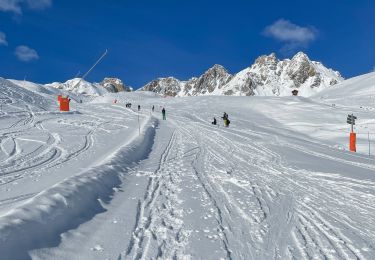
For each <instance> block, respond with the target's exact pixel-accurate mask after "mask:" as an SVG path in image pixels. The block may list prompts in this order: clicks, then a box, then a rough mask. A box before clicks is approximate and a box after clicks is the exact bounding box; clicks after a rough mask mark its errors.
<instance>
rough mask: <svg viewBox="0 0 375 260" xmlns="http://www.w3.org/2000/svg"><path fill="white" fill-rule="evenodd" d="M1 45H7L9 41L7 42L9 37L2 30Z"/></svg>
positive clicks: (0, 33) (0, 35) (0, 34)
mask: <svg viewBox="0 0 375 260" xmlns="http://www.w3.org/2000/svg"><path fill="white" fill-rule="evenodd" d="M1 45H5V46H7V45H8V42H7V39H6V35H5V33H3V32H0V46H1Z"/></svg>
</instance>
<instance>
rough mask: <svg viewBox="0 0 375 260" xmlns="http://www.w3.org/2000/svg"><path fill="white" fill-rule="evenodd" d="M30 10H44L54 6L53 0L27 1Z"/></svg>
mask: <svg viewBox="0 0 375 260" xmlns="http://www.w3.org/2000/svg"><path fill="white" fill-rule="evenodd" d="M27 4H28V5H29V7H30V9H34V10H43V9H46V8H49V7H51V6H52V0H27Z"/></svg>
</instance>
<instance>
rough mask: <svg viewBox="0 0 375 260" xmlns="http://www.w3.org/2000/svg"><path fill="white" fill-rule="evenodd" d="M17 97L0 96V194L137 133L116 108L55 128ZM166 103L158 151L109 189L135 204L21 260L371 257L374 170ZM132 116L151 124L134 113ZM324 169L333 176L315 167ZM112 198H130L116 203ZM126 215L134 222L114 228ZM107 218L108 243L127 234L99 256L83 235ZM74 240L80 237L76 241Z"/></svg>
mask: <svg viewBox="0 0 375 260" xmlns="http://www.w3.org/2000/svg"><path fill="white" fill-rule="evenodd" d="M19 95H20V94H17V93H15V92H12V90H11V89H9V90H8V92H6V93H4V97H2V98H3V99H4V100H5V101H6V102H5V103H6V104H7V105H6V109H3V111H2V112H1V114H0V120H5V119H6V122H8V124H7V125H1V127H0V165H1V169H0V189H2V191H3V190H4V191H5V192H7V191H10V190H11V189H16V186H17V182H19V181H25V180H27V178H35V180H38V179H39V178H40V179H43V176H41V175H45V176H48V173H49V171H53V170H56V169H59V168H61V167H65V166H66V165H68V164H69V163H73V162H74V161H75V160H79V159H80V158H83V156H85V155H87V156H88V157H89V156H92V155H93V153H92V152H94V151H95V149H97V147H98V146H97V145H98V144H99V143H100V142H101V140H100V138H99V137H102V136H104V137H108V136H110V135H111V133H112V132H113V131H114V129H117V130H118V129H119V128H120V129H122V130H126V129H127V128H129V127H130V128H131V127H133V128H134V129H135V128H136V127H135V126H134V124H133V125H131V123H130V122H132V123H134V122H136V119H135V118H136V117H137V112H136V111H132V110H129V109H126V108H124V107H123V106H121V105H108V104H91V105H88V106H82V107H80V108H79V113H76V114H75V113H68V114H63V115H61V116H59V117H56V116H55V115H56V114H53V113H51V112H49V111H45V110H44V109H41V108H39V107H38V106H32V105H30V104H33V103H37V101H36V100H35V99H34V98H33V97H26V96H19ZM20 100H26V101H27V102H22V101H20ZM149 102H161V101H153V100H151V101H149ZM173 102H174V101H173ZM173 102H172V103H171V106H173V105H175V106H174V108H175V110H174V111H173V112H172V113H168V114H167V116H168V120H167V121H162V122H161V123H160V125H159V126H158V128H157V130H156V136H157V137H158V138H160V140H162V141H161V143H162V144H163V145H161V144H160V143H159V144H158V143H155V144H154V145H153V149H152V150H151V152H150V154H149V155H148V154H145V155H144V156H145V157H146V156H148V157H147V158H144V159H143V160H142V161H138V162H136V163H137V164H136V165H133V164H130V162H124V163H129V165H127V166H128V170H127V171H124V170H123V169H121V171H119V172H116V174H118V175H119V176H120V177H121V178H122V182H123V183H122V184H121V187H120V189H126V187H127V186H126V183H127V182H137V180H143V182H144V184H140V185H139V187H137V189H138V192H139V193H138V194H134V198H135V202H134V203H130V202H129V205H133V207H134V208H126V207H127V206H124V207H125V208H124V209H123V210H124V211H122V212H117V211H115V210H114V209H113V208H111V201H109V202H108V203H107V204H106V203H103V205H102V206H103V208H105V209H106V210H107V211H104V212H100V213H97V215H95V216H92V220H88V221H87V222H86V223H84V224H83V225H82V226H78V227H76V228H75V229H74V230H73V231H69V232H72V234H73V235H72V234H70V235H69V236H68V235H66V234H62V237H63V239H62V242H61V244H60V245H59V246H57V247H55V248H43V249H40V250H38V247H35V250H33V251H32V252H31V254H30V255H31V257H32V258H35V259H45V258H50V257H54V256H60V257H61V258H64V248H65V249H66V248H74V247H75V250H77V251H81V255H80V256H82V257H83V258H85V259H105V258H108V259H133V260H140V259H254V260H255V259H373V258H374V257H375V218H374V213H375V182H374V181H373V180H374V179H369V178H368V177H367V176H370V174H374V173H375V163H374V160H373V159H368V158H365V157H363V156H359V155H351V154H348V153H346V152H344V151H337V150H334V149H333V148H331V147H329V146H328V145H327V146H325V145H321V144H320V143H319V142H316V141H314V140H312V139H308V138H307V137H305V136H303V135H298V134H295V133H294V132H293V131H291V130H290V129H285V130H282V129H280V128H276V127H275V128H274V129H272V128H271V127H269V126H267V125H255V124H252V123H249V121H247V119H243V120H242V119H241V117H240V116H238V117H236V118H235V119H236V120H233V122H235V123H237V125H241V124H244V125H246V126H247V128H241V127H237V128H236V127H235V126H236V125H234V124H235V123H233V122H232V125H231V126H230V127H229V128H225V127H222V126H221V125H220V126H212V125H209V124H208V123H207V119H206V117H205V116H206V115H205V114H204V113H203V114H202V113H201V110H200V109H198V108H197V109H196V110H195V109H193V108H192V109H191V111H189V112H186V110H184V106H186V104H185V103H184V102H182V101H181V103H178V102H177V101H176V102H177V103H176V104H177V105H176V104H173ZM314 105H316V106H319V104H314ZM180 106H181V107H180ZM204 106H205V105H201V107H204ZM208 106H209V105H207V107H208ZM207 109H208V108H207ZM94 111H95V112H94ZM254 113H255V112H254ZM155 115H156V112H155V114H153V116H155ZM158 116H159V115H157V117H158ZM141 117H142V118H149V117H150V115H149V113H148V111H142V112H141ZM129 118H131V119H129ZM219 121H220V120H219ZM59 128H62V129H65V130H66V131H65V132H64V131H59ZM134 129H133V130H134ZM276 129H277V130H276ZM294 134H295V135H294ZM73 135H76V136H79V137H78V138H77V137H75V138H74V139H71V137H72V136H73ZM72 140H73V141H72ZM158 140H159V139H158ZM71 142H73V143H71ZM101 144H102V143H101ZM140 152H142V151H140ZM301 157H303V158H304V161H300V160H299V158H301ZM96 158H98V160H99V159H100V160H102V159H103V158H101V156H98V157H96ZM104 161H105V160H104ZM306 162H308V163H306ZM330 164H334V165H335V167H332V168H329V167H327V168H324V166H325V165H330ZM336 167H337V168H336ZM348 168H349V169H352V171H353V172H354V173H357V172H358V178H357V177H356V176H355V175H353V174H352V175H350V174H348V172H349V173H350V171H349V170H346V169H348ZM330 170H332V172H330ZM341 171H342V172H341ZM42 173H43V174H42ZM75 174H77V172H75ZM67 177H68V178H69V177H70V175H68V176H67ZM60 180H62V179H60ZM140 183H142V182H140ZM137 184H138V182H137ZM12 185H14V187H13V186H12ZM142 185H143V186H142ZM129 188H130V187H129ZM116 189H117V188H116ZM41 191H43V190H41ZM39 192H40V191H35V192H24V193H19V194H15V195H14V196H8V197H4V198H3V197H2V198H0V208H3V207H4V209H11V208H12V206H13V205H21V204H20V202H22V201H27V200H29V199H32V198H33V197H34V196H36V195H37V194H39ZM115 198H120V199H119V200H120V201H121V200H123V201H125V200H129V199H130V198H127V197H124V195H122V193H121V192H116V193H115V194H114V199H115ZM114 199H113V200H114ZM124 205H125V204H124ZM126 205H127V204H126ZM134 205H135V206H134ZM129 207H130V206H129ZM125 211H126V212H130V213H127V214H128V216H127V218H129V219H131V218H132V219H133V221H134V222H131V221H129V220H128V219H127V221H125V220H124V216H123V215H124V212H125ZM107 215H108V216H111V219H116V225H118V226H119V227H121V229H120V228H117V229H116V231H113V232H123V233H124V237H125V236H127V235H125V233H126V234H128V233H129V236H128V239H126V238H122V239H124V240H123V241H120V242H119V243H118V244H119V245H118V246H117V245H116V247H115V248H114V249H112V251H109V252H107V251H108V249H107V248H108V247H109V244H111V240H110V236H108V237H100V238H98V237H95V234H96V233H95V232H98V233H97V234H101V233H100V232H105V231H103V230H102V229H100V228H98V230H96V229H95V228H93V227H90V223H91V221H93V223H95V226H97V227H101V226H103V229H105V227H106V225H108V224H107V223H106V222H104V221H107V220H108V219H107V218H106V216H107ZM129 216H131V217H129ZM119 220H124V221H119ZM0 221H1V219H0ZM111 224H113V223H111ZM85 225H87V226H85ZM119 230H122V231H119ZM65 231H66V232H68V231H67V230H65ZM111 232H112V231H111ZM74 234H75V235H74ZM79 234H86V236H85V239H83V240H84V241H82V237H80V236H79ZM113 234H114V235H115V233H113ZM65 235H66V236H65ZM106 235H108V234H107V233H106ZM116 235H118V234H116ZM98 239H99V240H101V243H98V242H97V240H98ZM117 242H118V241H117ZM75 245H82V246H81V247H79V246H75ZM87 245H90V246H89V247H90V248H91V250H89V251H87V252H86V251H84V248H88V247H87ZM0 253H1V252H0ZM65 253H66V254H68V252H65ZM104 256H105V257H104Z"/></svg>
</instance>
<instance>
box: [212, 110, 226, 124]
mask: <svg viewBox="0 0 375 260" xmlns="http://www.w3.org/2000/svg"><path fill="white" fill-rule="evenodd" d="M221 118H222V119H223V123H224V126H225V127H228V126H229V124H230V120H229V117H228V114H227V113H226V112H224V114H223V116H222V117H221ZM212 124H213V125H217V121H216V118H215V117H214V120H213V121H212Z"/></svg>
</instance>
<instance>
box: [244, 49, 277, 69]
mask: <svg viewBox="0 0 375 260" xmlns="http://www.w3.org/2000/svg"><path fill="white" fill-rule="evenodd" d="M277 63H279V59H278V58H277V57H276V54H275V53H274V52H272V53H271V54H270V55H262V56H260V57H258V58H257V59H256V60H255V62H254V64H253V65H252V66H251V67H252V68H254V69H256V68H262V67H268V68H269V69H272V70H275V69H276V66H277Z"/></svg>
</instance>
